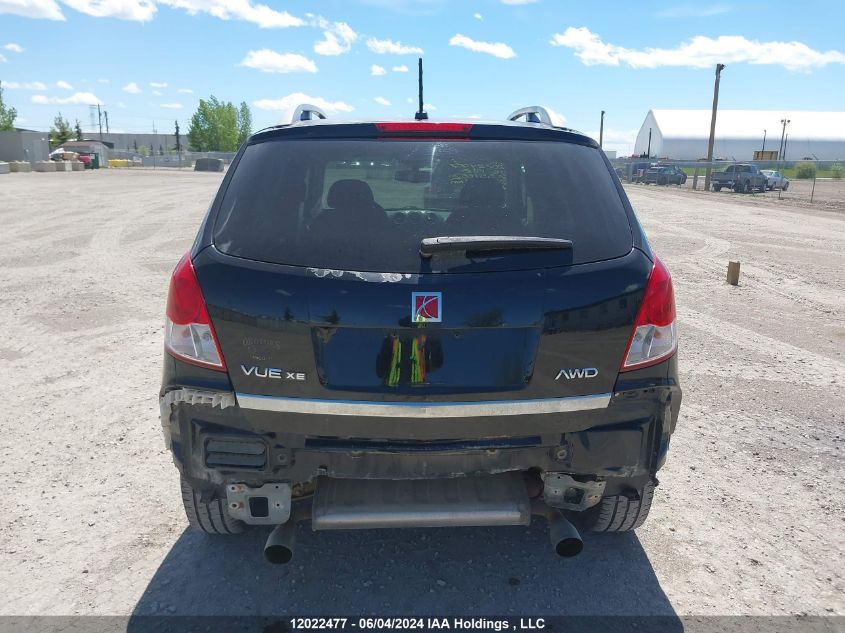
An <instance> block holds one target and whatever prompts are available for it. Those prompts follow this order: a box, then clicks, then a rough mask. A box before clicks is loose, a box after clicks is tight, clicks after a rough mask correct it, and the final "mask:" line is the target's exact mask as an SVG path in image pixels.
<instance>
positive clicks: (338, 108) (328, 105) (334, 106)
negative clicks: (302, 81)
mask: <svg viewBox="0 0 845 633" xmlns="http://www.w3.org/2000/svg"><path fill="white" fill-rule="evenodd" d="M302 103H309V104H311V105H315V106H317V107H318V108H320V109H321V110H323V111H325V112H326V114H337V113H338V112H352V111H353V110H354V109H355V108H353V107H352V106H351V105H349V104H348V103H344V102H343V101H327V100H326V99H323V98H322V97H312V96H311V95H307V94H304V93H302V92H294V93H292V94H289V95H287V96H285V97H282V98H281V99H259V100H258V101H253V102H252V105H254V106H255V107H256V108H258V109H259V110H271V111H277V112H279V113H280V115H281V118H280V120H281V121H282V122H283V123H289V122H290V119H291V117H292V116H293V112H294V110H295V109H296V106H298V105H300V104H302Z"/></svg>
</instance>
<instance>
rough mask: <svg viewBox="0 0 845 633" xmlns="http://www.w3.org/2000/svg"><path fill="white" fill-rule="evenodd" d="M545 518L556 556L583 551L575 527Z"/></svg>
mask: <svg viewBox="0 0 845 633" xmlns="http://www.w3.org/2000/svg"><path fill="white" fill-rule="evenodd" d="M547 518H548V521H549V539H551V541H552V547H554V548H555V552H557V555H558V556H561V557H563V558H572V557H573V556H578V554H580V553H581V550H583V549H584V541H582V540H581V535H580V534H578V530H577V529H576V528H575V526H574V525H572V524H571V523H570V522H569V521H568V520H567V518H566V517H565V516H563V515H562V514H561V513H560V512H558V511H556V510H555V511H552V512H549V513H548V515H547ZM268 542H269V541H268Z"/></svg>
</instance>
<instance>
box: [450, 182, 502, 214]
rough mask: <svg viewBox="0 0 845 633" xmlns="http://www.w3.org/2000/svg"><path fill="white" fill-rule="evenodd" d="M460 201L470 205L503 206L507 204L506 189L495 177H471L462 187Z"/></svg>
mask: <svg viewBox="0 0 845 633" xmlns="http://www.w3.org/2000/svg"><path fill="white" fill-rule="evenodd" d="M458 202H459V203H460V204H461V205H463V206H469V207H501V206H503V205H504V204H505V189H504V187H502V183H500V182H499V181H498V180H496V179H495V178H470V179H469V180H467V181H466V183H465V184H464V186H463V188H462V189H461V193H460V195H459V196H458Z"/></svg>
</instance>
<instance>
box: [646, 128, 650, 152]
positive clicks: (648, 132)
mask: <svg viewBox="0 0 845 633" xmlns="http://www.w3.org/2000/svg"><path fill="white" fill-rule="evenodd" d="M646 158H648V159H649V160H651V128H648V150H646Z"/></svg>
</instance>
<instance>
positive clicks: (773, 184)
mask: <svg viewBox="0 0 845 633" xmlns="http://www.w3.org/2000/svg"><path fill="white" fill-rule="evenodd" d="M761 171H762V173H763V175H765V176H766V188H767V189H768V190H769V191H772V190H774V189H782V190H783V191H786V190H787V189H789V178H787V177H786V176H784V175H783V174H781V173H780V172H779V171H775V170H774V169H763V170H761Z"/></svg>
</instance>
